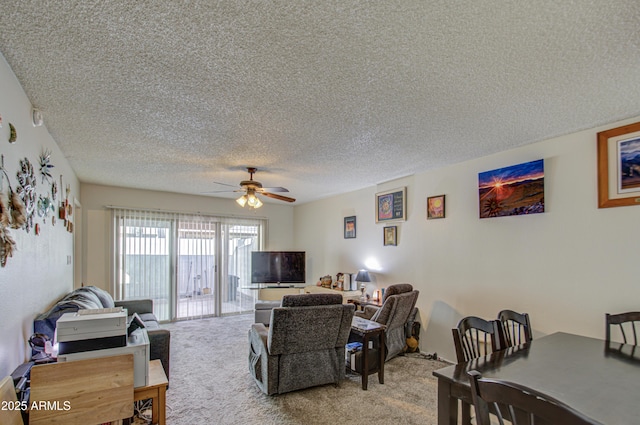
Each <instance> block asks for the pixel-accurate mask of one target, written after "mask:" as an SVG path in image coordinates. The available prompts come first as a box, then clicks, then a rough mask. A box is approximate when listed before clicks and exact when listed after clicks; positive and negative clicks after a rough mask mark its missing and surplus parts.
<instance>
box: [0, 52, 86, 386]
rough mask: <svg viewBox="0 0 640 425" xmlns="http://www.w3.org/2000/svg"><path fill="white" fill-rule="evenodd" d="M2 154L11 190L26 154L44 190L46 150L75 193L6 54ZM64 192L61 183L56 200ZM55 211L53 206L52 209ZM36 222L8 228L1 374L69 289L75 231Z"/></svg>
mask: <svg viewBox="0 0 640 425" xmlns="http://www.w3.org/2000/svg"><path fill="white" fill-rule="evenodd" d="M0 87H1V90H0V92H1V94H0V115H1V116H2V128H0V154H2V155H4V166H5V169H6V171H7V174H8V175H9V179H10V180H9V181H10V183H11V186H12V187H13V189H14V190H16V188H17V178H16V172H17V171H18V169H19V167H20V164H19V163H20V160H21V159H23V158H25V157H26V158H28V159H29V161H30V162H31V164H32V165H33V167H34V171H35V173H36V175H37V178H38V181H37V185H36V192H37V193H38V194H45V193H48V192H49V189H50V186H49V185H45V184H43V183H42V180H41V177H40V173H39V169H40V167H39V156H40V153H41V152H42V150H43V149H49V150H50V151H51V152H52V154H51V163H52V164H53V165H54V168H53V169H52V170H51V173H52V175H53V176H54V178H55V179H57V181H58V184H60V183H59V182H60V174H62V175H63V181H64V184H65V185H66V184H70V185H71V195H70V200H71V201H74V199H75V198H76V197H77V194H78V187H79V184H78V180H77V178H76V176H75V174H74V172H73V171H72V170H71V168H70V167H69V164H68V162H67V161H66V159H65V158H64V156H63V155H62V153H61V152H60V149H59V148H58V146H57V145H56V144H55V142H54V140H53V138H52V137H51V135H50V134H49V132H48V131H47V128H46V120H47V111H43V113H44V120H45V125H43V126H41V127H34V126H33V125H32V122H31V103H30V101H29V99H28V98H27V96H26V94H25V93H24V91H23V89H22V87H21V85H20V83H19V82H18V80H17V79H16V77H15V75H14V74H13V72H12V71H11V69H10V67H9V65H8V64H7V62H6V61H5V59H4V57H3V56H2V55H0ZM9 123H12V124H13V125H14V126H15V128H16V130H17V135H18V139H17V141H16V143H14V144H9V143H8V142H7V141H8V140H9ZM7 193H8V185H7V181H6V179H5V180H4V182H3V184H2V191H1V196H2V199H3V200H4V202H5V205H6V201H7ZM61 196H64V190H63V189H62V188H59V191H58V200H60V197H61ZM56 214H57V210H56ZM34 223H39V224H40V227H41V231H40V235H39V236H36V235H35V233H34V231H33V230H31V231H30V232H29V233H28V234H27V233H26V232H25V231H24V230H22V229H20V230H14V229H11V230H10V233H11V236H12V237H13V238H14V240H15V241H16V245H17V251H16V252H14V254H13V258H9V259H8V261H7V265H6V267H4V268H2V269H0V322H1V323H2V326H1V327H0V376H6V375H7V374H9V373H11V372H12V371H13V369H15V368H16V367H17V366H18V365H19V364H21V363H23V362H24V361H26V360H27V359H28V358H29V357H30V355H31V350H30V348H29V345H28V343H27V340H28V338H29V336H31V334H32V333H33V319H34V318H35V317H36V316H37V315H38V314H39V313H41V312H44V311H46V310H47V309H48V308H49V307H50V306H51V305H52V304H53V303H54V302H55V301H57V300H58V299H59V298H60V297H62V296H63V295H64V294H66V293H67V292H70V291H71V290H72V289H73V263H72V264H67V256H72V257H73V249H74V245H73V243H74V242H73V239H74V235H73V234H71V233H68V232H67V231H66V229H65V228H64V224H63V222H62V220H58V221H57V222H56V224H55V226H54V225H53V224H52V223H51V217H49V218H48V219H47V221H46V222H45V220H44V219H43V218H40V217H38V216H37V215H36V219H35V221H34Z"/></svg>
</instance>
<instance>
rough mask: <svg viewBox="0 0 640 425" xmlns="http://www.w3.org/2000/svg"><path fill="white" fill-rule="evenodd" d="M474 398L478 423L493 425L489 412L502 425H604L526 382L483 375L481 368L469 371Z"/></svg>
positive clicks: (480, 424) (478, 424)
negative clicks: (484, 376) (509, 380)
mask: <svg viewBox="0 0 640 425" xmlns="http://www.w3.org/2000/svg"><path fill="white" fill-rule="evenodd" d="M469 380H470V384H471V399H472V401H473V405H474V407H475V411H476V415H475V417H476V423H477V425H492V424H493V423H494V422H492V421H491V420H490V418H489V413H492V414H494V415H495V416H496V417H497V420H498V423H499V424H500V425H505V421H508V422H507V423H509V424H510V425H549V424H562V425H602V424H601V423H600V422H598V421H595V420H593V419H590V418H588V417H586V416H585V415H583V414H582V413H580V412H578V411H576V410H575V409H573V408H571V407H569V406H567V405H566V404H563V403H562V402H560V401H558V400H556V399H554V398H552V397H550V396H548V395H546V394H543V393H540V392H539V391H536V390H534V389H532V388H527V387H524V386H522V385H519V384H516V383H513V382H507V381H501V380H499V379H486V378H482V376H481V375H480V373H479V372H478V371H475V370H472V371H470V372H469Z"/></svg>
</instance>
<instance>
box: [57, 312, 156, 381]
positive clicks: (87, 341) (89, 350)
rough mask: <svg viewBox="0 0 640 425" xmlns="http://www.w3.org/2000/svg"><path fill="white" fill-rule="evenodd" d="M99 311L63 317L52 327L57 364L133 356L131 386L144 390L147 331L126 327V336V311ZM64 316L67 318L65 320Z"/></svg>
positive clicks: (146, 375)
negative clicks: (122, 355)
mask: <svg viewBox="0 0 640 425" xmlns="http://www.w3.org/2000/svg"><path fill="white" fill-rule="evenodd" d="M102 310H103V309H100V311H92V310H86V311H85V312H84V313H82V312H83V310H80V311H79V312H78V313H65V314H63V315H62V316H61V317H60V318H59V319H58V323H57V327H56V335H57V341H58V361H59V362H68V361H74V360H85V359H94V358H98V357H107V356H118V355H121V354H133V381H134V382H133V386H134V387H135V388H138V387H144V386H147V385H148V384H149V336H148V335H147V330H146V329H145V328H139V327H137V326H130V327H129V332H127V329H128V326H127V310H122V311H120V312H111V311H109V312H103V311H102ZM67 315H68V317H65V316H67ZM61 321H62V323H60V322H61ZM134 329H135V330H134Z"/></svg>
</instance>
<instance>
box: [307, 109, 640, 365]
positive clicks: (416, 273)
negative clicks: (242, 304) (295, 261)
mask: <svg viewBox="0 0 640 425" xmlns="http://www.w3.org/2000/svg"><path fill="white" fill-rule="evenodd" d="M639 120H640V117H637V118H634V119H630V120H627V121H624V122H618V123H611V124H610V125H606V126H602V127H599V128H595V129H591V130H587V131H582V132H579V133H575V134H570V135H566V136H562V137H558V138H554V139H551V140H546V141H543V142H539V143H534V144H531V145H528V146H525V147H522V148H519V149H515V150H511V151H508V152H502V153H499V154H495V155H492V156H488V157H484V158H480V159H476V160H472V161H467V162H464V163H461V164H457V165H454V166H450V167H446V168H442V169H438V170H434V171H429V172H426V173H420V174H416V175H414V176H411V177H407V178H404V179H401V180H398V181H395V182H389V183H386V184H384V185H380V186H378V187H372V188H368V189H363V190H360V191H357V192H353V193H349V194H345V195H341V196H337V197H333V198H329V199H324V200H321V201H317V202H313V203H308V204H303V205H300V206H297V207H295V211H294V219H295V242H296V247H297V249H303V250H306V251H307V255H308V257H309V261H308V263H309V266H310V270H309V271H308V274H310V275H312V276H313V277H314V278H316V279H317V278H318V277H319V276H321V275H325V274H332V275H335V274H336V273H337V272H347V271H348V272H354V271H356V270H357V269H359V268H363V267H364V268H369V269H370V270H371V269H373V267H372V266H371V265H369V266H366V265H365V263H366V262H367V260H372V259H373V260H375V261H376V262H378V263H379V266H378V269H379V270H378V271H375V270H374V276H375V280H376V281H377V282H376V285H377V286H378V287H384V286H387V285H389V284H391V283H396V282H410V283H412V284H414V286H415V287H416V288H417V289H419V290H420V296H419V299H418V307H419V309H420V316H421V322H422V326H423V328H422V333H421V339H420V346H421V350H422V351H426V352H430V353H433V352H437V353H438V355H439V356H441V357H444V358H446V359H449V360H454V359H455V352H454V348H453V342H452V338H451V328H452V327H454V326H455V325H456V323H457V321H458V320H459V319H460V318H462V317H463V316H467V315H475V316H480V317H484V318H495V316H496V315H497V313H498V311H499V310H501V309H503V308H510V309H513V310H516V311H526V312H528V313H529V314H530V316H531V321H532V326H533V329H534V337H536V336H538V337H539V336H542V335H544V334H549V333H552V332H556V331H565V332H572V333H577V334H581V335H586V336H592V337H597V338H603V337H604V314H605V312H623V311H630V310H637V309H638V308H640V301H639V300H640V284H639V281H638V276H640V261H638V249H637V238H636V236H637V231H638V229H639V228H640V225H639V224H638V223H639V218H640V207H633V206H630V207H619V208H608V209H598V208H597V170H596V133H597V132H598V131H603V130H606V129H610V128H614V127H618V126H620V125H624V124H629V123H632V122H636V121H639ZM541 158H543V159H544V160H545V209H546V212H545V213H544V214H536V215H531V216H516V217H502V218H490V219H482V220H480V219H479V218H478V209H479V208H478V191H477V184H478V173H479V172H483V171H488V170H492V169H496V168H501V167H505V166H510V165H515V164H519V163H523V162H528V161H532V160H536V159H541ZM401 186H406V187H407V198H408V206H407V209H408V217H407V221H406V222H402V223H398V224H397V226H398V246H396V247H392V246H386V247H385V246H383V242H382V232H383V230H382V228H383V227H384V225H383V224H375V218H374V217H375V216H374V196H375V193H376V192H379V191H383V190H387V189H393V188H396V187H401ZM440 194H445V195H446V218H445V219H438V220H427V219H426V212H425V210H426V198H427V196H433V195H440ZM350 215H355V216H356V217H357V238H356V239H343V234H342V221H343V218H344V217H345V216H350ZM386 225H390V224H386ZM372 286H373V285H372Z"/></svg>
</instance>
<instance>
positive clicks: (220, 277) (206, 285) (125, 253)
mask: <svg viewBox="0 0 640 425" xmlns="http://www.w3.org/2000/svg"><path fill="white" fill-rule="evenodd" d="M112 214H113V223H114V226H113V227H114V232H113V241H114V243H113V246H114V261H113V264H114V279H113V285H114V295H115V297H116V299H135V298H151V299H153V301H154V313H155V314H156V316H157V317H158V319H159V320H162V321H166V320H173V319H188V318H197V317H204V316H217V315H221V314H230V313H241V312H245V311H251V310H252V309H253V305H254V303H255V295H256V294H255V291H252V290H251V289H250V288H248V287H247V284H248V283H250V261H251V254H250V253H251V251H255V250H260V249H261V248H262V243H263V240H264V232H265V227H266V220H264V219H249V218H237V217H216V216H205V215H194V214H182V213H171V212H158V211H147V210H133V209H122V208H114V209H113V210H112Z"/></svg>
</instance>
